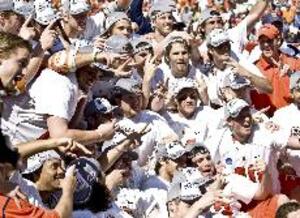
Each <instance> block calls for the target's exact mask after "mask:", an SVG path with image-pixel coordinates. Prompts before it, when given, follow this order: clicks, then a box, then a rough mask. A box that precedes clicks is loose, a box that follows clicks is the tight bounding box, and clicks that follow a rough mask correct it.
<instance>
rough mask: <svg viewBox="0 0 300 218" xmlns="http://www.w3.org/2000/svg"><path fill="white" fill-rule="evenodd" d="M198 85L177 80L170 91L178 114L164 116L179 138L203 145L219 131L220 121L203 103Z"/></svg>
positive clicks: (189, 80)
mask: <svg viewBox="0 0 300 218" xmlns="http://www.w3.org/2000/svg"><path fill="white" fill-rule="evenodd" d="M198 87H199V86H198V84H197V82H196V81H194V80H192V79H189V78H180V79H177V81H176V83H174V84H173V85H172V87H171V89H170V90H169V93H170V95H172V96H173V98H174V100H175V104H176V109H177V110H176V112H169V111H168V112H166V113H164V114H163V116H164V117H165V118H166V120H167V121H168V123H169V126H170V127H171V128H172V129H173V130H174V132H176V134H177V135H178V137H180V138H181V137H184V138H185V139H186V140H195V142H197V143H200V144H201V143H203V142H204V140H206V139H207V138H208V137H209V135H210V134H212V132H213V131H214V130H215V129H217V126H218V124H219V119H221V117H218V116H216V113H215V111H214V110H213V109H212V108H210V107H209V106H203V105H199V104H200V103H201V100H200V95H199V92H198Z"/></svg>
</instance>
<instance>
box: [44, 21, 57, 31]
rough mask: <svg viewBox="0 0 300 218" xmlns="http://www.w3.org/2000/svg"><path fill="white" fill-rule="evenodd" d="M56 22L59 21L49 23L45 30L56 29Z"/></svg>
mask: <svg viewBox="0 0 300 218" xmlns="http://www.w3.org/2000/svg"><path fill="white" fill-rule="evenodd" d="M56 22H57V20H53V21H51V22H50V23H49V25H48V26H47V27H46V28H45V30H51V29H52V28H53V27H54V25H55V23H56Z"/></svg>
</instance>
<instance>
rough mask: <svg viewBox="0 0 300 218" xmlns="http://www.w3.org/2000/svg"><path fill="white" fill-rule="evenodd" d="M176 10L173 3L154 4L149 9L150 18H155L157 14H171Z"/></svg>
mask: <svg viewBox="0 0 300 218" xmlns="http://www.w3.org/2000/svg"><path fill="white" fill-rule="evenodd" d="M175 10H176V5H175V3H174V2H173V1H170V0H164V1H158V2H155V3H154V4H153V5H152V7H151V8H150V16H151V17H152V18H156V17H157V16H158V15H159V14H164V13H172V12H173V11H175Z"/></svg>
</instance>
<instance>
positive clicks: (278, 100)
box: [253, 24, 300, 116]
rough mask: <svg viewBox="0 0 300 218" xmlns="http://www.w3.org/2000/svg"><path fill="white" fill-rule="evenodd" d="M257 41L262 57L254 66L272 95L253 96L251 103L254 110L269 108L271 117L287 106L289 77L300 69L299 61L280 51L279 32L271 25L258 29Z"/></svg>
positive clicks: (280, 39) (280, 40) (281, 40)
mask: <svg viewBox="0 0 300 218" xmlns="http://www.w3.org/2000/svg"><path fill="white" fill-rule="evenodd" d="M258 40H259V46H260V49H261V51H262V55H261V56H260V59H259V60H258V61H257V62H256V66H258V68H259V69H260V70H261V72H262V73H263V74H264V75H265V77H266V78H267V79H268V80H269V81H270V82H271V84H272V87H273V93H272V94H268V95H264V94H254V95H253V103H254V105H255V107H256V109H261V108H265V107H267V106H271V109H270V110H269V115H270V116H272V115H273V113H274V111H275V110H277V109H279V108H282V107H284V106H287V105H288V103H289V102H288V98H289V96H290V90H289V76H290V75H291V74H292V73H294V72H295V71H297V70H299V69H300V60H299V59H297V58H294V57H291V56H288V55H287V54H284V53H282V52H281V51H280V46H281V44H282V42H283V39H282V38H281V34H280V32H279V30H278V29H277V28H276V27H275V26H273V25H271V24H266V25H264V26H262V27H261V28H260V30H259V31H258Z"/></svg>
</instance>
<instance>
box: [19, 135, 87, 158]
mask: <svg viewBox="0 0 300 218" xmlns="http://www.w3.org/2000/svg"><path fill="white" fill-rule="evenodd" d="M17 148H18V152H19V153H20V155H21V157H22V158H23V159H25V158H27V157H29V156H31V155H34V154H36V153H39V152H43V151H46V150H51V149H55V150H57V151H59V152H61V153H64V154H66V155H70V154H71V153H72V154H73V152H82V153H83V154H84V155H91V154H92V152H90V151H89V150H88V149H86V148H85V147H84V146H83V145H81V144H79V143H77V142H75V141H73V140H72V139H69V138H59V139H47V140H36V141H32V142H27V143H22V144H18V145H17Z"/></svg>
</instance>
